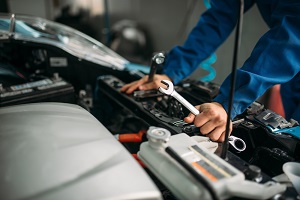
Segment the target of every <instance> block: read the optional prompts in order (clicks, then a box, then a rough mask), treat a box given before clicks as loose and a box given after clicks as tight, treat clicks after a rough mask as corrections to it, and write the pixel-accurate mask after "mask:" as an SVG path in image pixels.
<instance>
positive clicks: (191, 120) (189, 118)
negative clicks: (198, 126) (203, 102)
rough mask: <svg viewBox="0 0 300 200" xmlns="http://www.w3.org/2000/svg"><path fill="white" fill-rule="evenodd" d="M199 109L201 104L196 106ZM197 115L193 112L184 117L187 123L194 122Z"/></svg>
mask: <svg viewBox="0 0 300 200" xmlns="http://www.w3.org/2000/svg"><path fill="white" fill-rule="evenodd" d="M195 107H196V108H197V109H198V110H200V105H198V106H195ZM195 117H196V116H195V115H194V114H193V113H190V114H189V115H188V116H186V117H185V118H184V121H185V122H186V123H192V122H193V121H194V120H195Z"/></svg>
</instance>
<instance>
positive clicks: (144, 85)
mask: <svg viewBox="0 0 300 200" xmlns="http://www.w3.org/2000/svg"><path fill="white" fill-rule="evenodd" d="M148 77H149V76H148V75H146V76H144V77H143V78H141V79H140V80H137V81H134V82H131V83H128V84H126V85H124V86H123V87H122V88H121V92H125V93H127V94H131V93H132V92H133V91H135V90H137V89H139V90H151V89H158V88H159V87H166V86H165V85H164V84H162V83H161V82H160V81H161V80H169V81H171V79H170V78H169V77H168V76H167V75H164V74H155V75H154V77H153V81H152V82H148Z"/></svg>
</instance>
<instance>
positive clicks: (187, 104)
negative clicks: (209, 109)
mask: <svg viewBox="0 0 300 200" xmlns="http://www.w3.org/2000/svg"><path fill="white" fill-rule="evenodd" d="M172 96H173V97H174V98H175V99H177V100H178V101H179V102H180V103H181V104H182V105H183V106H184V107H186V108H187V109H189V111H191V113H193V114H194V115H198V114H199V113H200V112H199V110H198V109H197V108H195V106H193V105H192V104H191V103H190V102H188V101H187V100H186V99H185V98H183V97H182V96H181V95H180V94H179V93H178V92H176V91H175V90H174V92H173V93H172Z"/></svg>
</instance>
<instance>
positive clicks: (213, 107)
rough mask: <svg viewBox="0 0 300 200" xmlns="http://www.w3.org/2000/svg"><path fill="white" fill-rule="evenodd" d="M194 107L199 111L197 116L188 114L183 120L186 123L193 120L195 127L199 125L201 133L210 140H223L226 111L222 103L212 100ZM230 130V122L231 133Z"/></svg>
mask: <svg viewBox="0 0 300 200" xmlns="http://www.w3.org/2000/svg"><path fill="white" fill-rule="evenodd" d="M196 107H197V109H198V110H199V111H200V114H199V115H197V116H194V115H192V114H189V115H188V116H187V117H186V118H185V119H184V120H185V121H186V122H187V123H192V122H194V125H195V126H196V127H200V132H201V134H203V135H206V136H207V137H209V138H210V139H211V140H212V141H217V142H222V141H224V139H225V130H226V122H227V112H226V111H225V109H224V108H223V107H222V105H221V104H219V103H215V102H214V103H204V104H201V106H196ZM230 123H231V122H230ZM231 130H232V124H230V130H229V133H231Z"/></svg>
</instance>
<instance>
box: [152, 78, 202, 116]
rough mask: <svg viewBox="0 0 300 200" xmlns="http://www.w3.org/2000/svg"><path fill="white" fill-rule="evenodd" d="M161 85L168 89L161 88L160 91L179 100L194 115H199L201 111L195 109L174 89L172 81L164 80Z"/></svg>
mask: <svg viewBox="0 0 300 200" xmlns="http://www.w3.org/2000/svg"><path fill="white" fill-rule="evenodd" d="M161 83H163V84H164V85H166V86H167V89H164V88H162V87H159V88H158V90H159V91H160V92H161V93H163V94H166V95H170V96H172V97H174V98H175V99H177V100H178V101H179V102H180V103H181V104H182V105H184V106H185V107H186V108H187V109H189V110H190V111H191V112H192V113H193V114H194V115H198V114H199V110H197V108H195V107H194V106H193V105H192V104H191V103H190V102H188V101H187V100H186V99H185V98H183V97H182V96H181V95H180V94H179V93H178V92H176V90H175V89H174V85H173V83H172V82H171V81H168V80H162V81H161Z"/></svg>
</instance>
